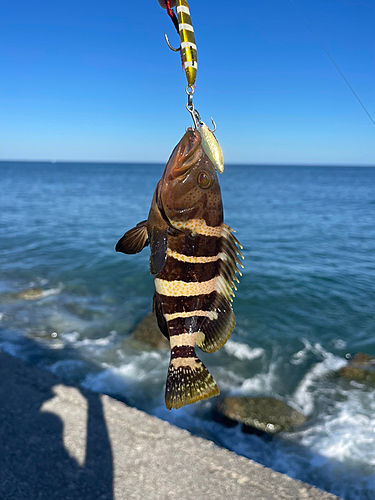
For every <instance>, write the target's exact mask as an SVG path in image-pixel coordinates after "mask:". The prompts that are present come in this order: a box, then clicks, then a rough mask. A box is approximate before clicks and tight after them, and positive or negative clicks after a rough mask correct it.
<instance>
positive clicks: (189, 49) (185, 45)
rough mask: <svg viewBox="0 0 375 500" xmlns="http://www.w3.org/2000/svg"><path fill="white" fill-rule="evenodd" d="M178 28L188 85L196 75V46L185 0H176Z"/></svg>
mask: <svg viewBox="0 0 375 500" xmlns="http://www.w3.org/2000/svg"><path fill="white" fill-rule="evenodd" d="M176 11H177V19H178V28H179V34H180V44H181V45H180V46H181V59H182V64H183V67H184V70H185V73H186V78H187V82H188V85H189V87H192V86H193V85H194V83H195V79H196V77H197V69H198V63H197V46H196V43H195V37H194V28H193V25H192V22H191V17H190V10H189V5H188V3H187V1H186V0H176Z"/></svg>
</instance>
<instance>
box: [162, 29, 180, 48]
mask: <svg viewBox="0 0 375 500" xmlns="http://www.w3.org/2000/svg"><path fill="white" fill-rule="evenodd" d="M164 38H165V41H166V42H167V45H168V47H169V48H170V49H171V50H173V52H179V50H180V48H181V45H180V47H178V49H175V48H173V47H172V45H171V44H170V43H169V39H168V36H167V34H166V33H164Z"/></svg>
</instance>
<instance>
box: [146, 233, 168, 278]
mask: <svg viewBox="0 0 375 500" xmlns="http://www.w3.org/2000/svg"><path fill="white" fill-rule="evenodd" d="M167 247H168V226H167V225H165V226H161V227H159V226H154V227H153V228H152V231H151V234H150V271H151V274H158V273H160V271H161V270H162V269H163V267H164V264H165V259H166V257H167Z"/></svg>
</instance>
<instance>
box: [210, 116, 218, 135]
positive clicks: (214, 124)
mask: <svg viewBox="0 0 375 500" xmlns="http://www.w3.org/2000/svg"><path fill="white" fill-rule="evenodd" d="M210 118H211V121H212V125H213V127H214V128H213V130H211V129H208V130H209V131H210V132H212V133H214V132H215V130H216V123H215V122H214V120H213V118H212V116H211V117H210Z"/></svg>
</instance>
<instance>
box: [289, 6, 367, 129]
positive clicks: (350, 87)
mask: <svg viewBox="0 0 375 500" xmlns="http://www.w3.org/2000/svg"><path fill="white" fill-rule="evenodd" d="M289 1H290V3H291V4H292V5H293V7H294V8H295V10H296V11H297V14H298V15H299V17H300V18H301V19H302V21H303V22H304V23H305V24H306V26H307V27H308V28H309V30H310V31H311V33H312V34H313V35H314V37H315V39H316V40H317V42H318V43H319V45H320V46H321V47H322V49H323V50H324V52H325V53H326V54H327V56H328V57H329V59H330V60H331V62H332V64H333V65H334V66H335V68H336V69H337V71H338V72H339V74H340V76H341V78H342V79H343V80H344V82H345V83H346V85H347V86H348V87H349V89H350V90H351V91H352V94H353V95H354V97H355V98H356V99H357V101H358V102H359V104H360V105H361V106H362V108H363V110H364V112H365V113H366V115H367V116H368V117H369V118H370V120H371V121H372V124H373V125H374V126H375V121H374V120H373V118H372V116H371V115H370V113H369V112H368V111H367V109H366V108H365V106H364V104H363V103H362V101H361V99H360V98H359V97H358V96H357V94H356V93H355V91H354V89H353V87H352V86H351V85H350V83H349V82H348V80H347V79H346V78H345V76H344V74H343V72H342V71H341V69H340V68H339V67H338V66H337V64H336V63H335V61H334V60H333V59H332V57H331V55H330V53H329V52H328V50H327V49H326V48H325V46H324V45H323V43H322V42H321V41H320V40H319V38H318V36H317V35H316V33H315V31H314V30H313V29H312V27H311V26H310V25H309V23H308V22H307V21H306V19H305V18H304V17H303V16H302V14H301V12H300V11H299V10H298V8H297V6H296V4H295V3H294V2H293V0H289Z"/></svg>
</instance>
